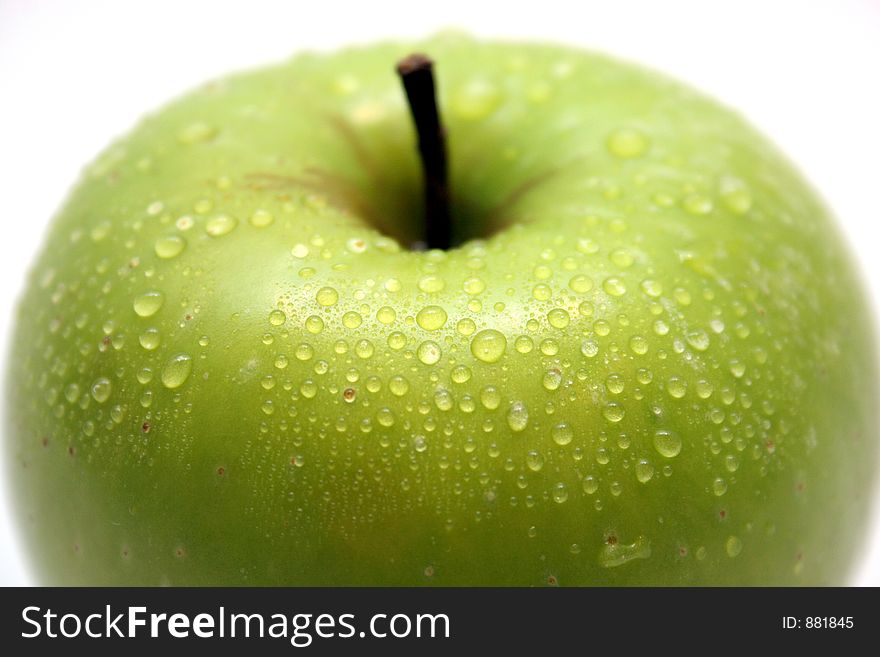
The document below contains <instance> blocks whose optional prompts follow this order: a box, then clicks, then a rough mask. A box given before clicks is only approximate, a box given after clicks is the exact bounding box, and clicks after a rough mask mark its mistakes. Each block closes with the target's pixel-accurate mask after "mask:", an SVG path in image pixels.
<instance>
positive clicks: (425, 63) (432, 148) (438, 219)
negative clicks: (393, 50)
mask: <svg viewBox="0 0 880 657" xmlns="http://www.w3.org/2000/svg"><path fill="white" fill-rule="evenodd" d="M432 66H433V62H432V61H431V60H430V59H428V58H427V57H426V56H425V55H420V54H415V53H414V54H412V55H410V56H409V57H406V58H404V59H402V60H401V61H400V62H398V64H397V73H398V74H399V75H400V79H401V81H402V82H403V88H404V89H405V90H406V98H407V101H409V109H410V112H411V114H412V117H413V121H414V122H415V124H416V132H417V133H418V137H419V155H420V156H421V159H422V173H423V176H424V180H425V230H424V236H425V243H426V245H427V247H428V248H429V249H448V248H449V247H450V246H452V218H451V215H450V211H449V182H448V179H447V167H446V139H445V133H444V130H443V125H442V124H441V123H440V114H439V112H438V111H437V98H436V94H435V90H434V73H433V71H432Z"/></svg>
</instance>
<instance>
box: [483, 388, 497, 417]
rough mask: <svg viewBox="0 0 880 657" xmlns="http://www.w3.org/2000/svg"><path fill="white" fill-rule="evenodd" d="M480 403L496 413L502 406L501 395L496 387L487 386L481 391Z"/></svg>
mask: <svg viewBox="0 0 880 657" xmlns="http://www.w3.org/2000/svg"><path fill="white" fill-rule="evenodd" d="M480 403H482V404H483V407H484V408H486V409H487V410H490V411H494V410H495V409H496V408H498V407H499V406H500V405H501V393H500V392H498V389H497V388H496V387H495V386H486V387H485V388H483V389H482V390H481V391H480Z"/></svg>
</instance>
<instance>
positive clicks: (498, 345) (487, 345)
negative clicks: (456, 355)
mask: <svg viewBox="0 0 880 657" xmlns="http://www.w3.org/2000/svg"><path fill="white" fill-rule="evenodd" d="M506 349H507V338H505V337H504V335H503V334H502V333H501V332H499V331H496V330H495V329H484V330H482V331H480V332H479V333H477V334H476V335H475V336H474V337H473V339H472V340H471V353H472V354H473V355H474V358H476V359H477V360H481V361H483V362H484V363H495V362H497V361H498V360H499V359H500V358H501V356H503V355H504V351H505V350H506Z"/></svg>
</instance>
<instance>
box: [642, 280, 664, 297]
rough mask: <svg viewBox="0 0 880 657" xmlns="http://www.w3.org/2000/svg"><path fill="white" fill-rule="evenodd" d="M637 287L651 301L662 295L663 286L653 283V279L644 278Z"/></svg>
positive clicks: (656, 282)
mask: <svg viewBox="0 0 880 657" xmlns="http://www.w3.org/2000/svg"><path fill="white" fill-rule="evenodd" d="M639 285H640V287H641V288H642V292H644V293H645V294H647V295H648V296H649V297H651V298H653V299H656V298H657V297H659V296H660V295H661V294H663V284H662V283H660V282H659V281H655V280H654V279H653V278H646V279H644V280H643V281H642V282H641V283H640V284H639Z"/></svg>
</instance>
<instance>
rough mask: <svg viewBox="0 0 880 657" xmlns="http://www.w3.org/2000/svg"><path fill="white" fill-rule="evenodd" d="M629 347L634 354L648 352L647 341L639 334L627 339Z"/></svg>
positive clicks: (642, 354) (640, 354)
mask: <svg viewBox="0 0 880 657" xmlns="http://www.w3.org/2000/svg"><path fill="white" fill-rule="evenodd" d="M629 348H630V349H631V350H632V352H633V353H634V354H637V355H639V356H644V355H645V354H646V353H648V341H647V340H646V339H645V338H643V337H642V336H641V335H634V336H632V337H631V338H630V339H629Z"/></svg>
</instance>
